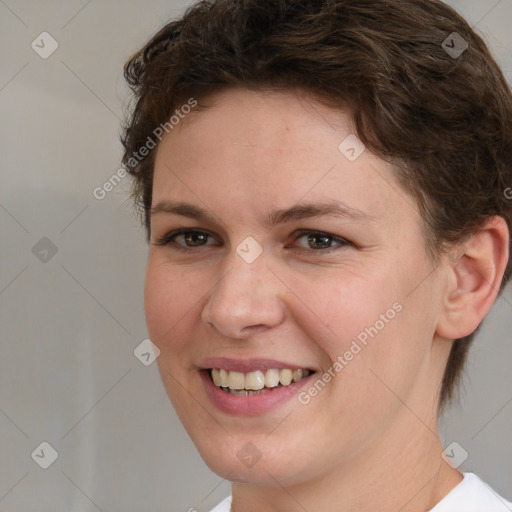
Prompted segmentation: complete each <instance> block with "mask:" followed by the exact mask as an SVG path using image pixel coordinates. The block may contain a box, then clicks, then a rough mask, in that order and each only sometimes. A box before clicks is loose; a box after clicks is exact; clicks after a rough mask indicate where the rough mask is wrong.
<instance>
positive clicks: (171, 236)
mask: <svg viewBox="0 0 512 512" xmlns="http://www.w3.org/2000/svg"><path fill="white" fill-rule="evenodd" d="M185 234H196V235H206V236H208V237H210V238H214V237H213V235H211V234H210V233H208V232H207V231H202V230H200V229H190V228H183V229H178V230H176V231H171V232H170V233H167V234H166V235H164V236H163V237H161V238H159V239H158V240H157V241H156V242H155V245H157V246H171V245H172V246H173V250H176V251H181V252H189V253H190V252H194V251H195V250H196V249H198V248H203V247H209V246H205V245H198V246H196V247H190V246H183V245H177V244H176V243H175V239H176V237H178V236H180V235H185ZM308 235H312V236H315V237H326V238H329V239H330V242H331V243H337V244H338V245H336V246H334V247H327V248H321V249H313V248H311V247H310V248H305V247H297V248H296V249H298V250H302V251H308V252H317V253H324V254H325V253H330V252H332V251H334V250H338V249H341V248H343V247H346V246H351V245H353V244H352V242H350V241H348V240H346V239H344V238H340V237H338V236H335V235H332V234H331V233H326V232H325V231H317V230H311V229H299V230H297V231H296V232H295V233H294V239H293V242H292V243H294V242H296V241H297V240H299V239H301V238H302V237H304V236H308ZM286 248H289V244H287V245H286Z"/></svg>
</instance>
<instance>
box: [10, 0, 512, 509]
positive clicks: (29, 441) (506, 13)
mask: <svg viewBox="0 0 512 512" xmlns="http://www.w3.org/2000/svg"><path fill="white" fill-rule="evenodd" d="M449 3H450V4H452V5H453V6H455V7H456V8H457V9H458V10H459V11H460V12H461V13H462V14H463V15H465V16H466V17H467V18H468V20H469V21H470V23H471V24H473V25H475V26H476V27H477V30H478V31H479V32H480V33H481V34H483V35H484V37H485V39H486V40H487V41H488V42H489V44H490V45H491V46H492V49H493V51H494V54H495V56H496V58H497V59H498V61H499V62H500V63H501V65H502V66H503V68H504V70H505V73H506V74H507V77H508V79H509V80H512V50H511V48H512V31H510V24H511V21H512V0H501V1H497V0H471V1H468V0H458V1H455V0H453V1H451V2H449ZM186 5H187V2H178V1H177V0H174V1H172V0H150V1H145V2H142V1H135V0H126V1H121V0H103V1H100V0H92V1H89V2H87V0H66V1H64V0H61V1H57V0H54V1H52V0H44V1H39V2H35V1H25V0H5V1H2V0H0V40H1V42H0V45H1V46H0V47H1V52H2V61H1V69H0V119H1V133H0V141H1V142H0V144H1V146H0V147H1V173H2V187H1V189H0V230H1V242H0V251H1V253H0V257H1V270H0V308H1V314H0V336H1V338H0V339H1V356H0V379H1V381H0V443H1V444H0V449H1V452H0V460H1V462H0V510H2V511H3V512H14V511H23V512H26V511H28V510H37V511H41V512H44V511H52V512H55V511H57V510H59V511H60V510H62V511H64V510H65V511H83V512H89V511H91V512H92V511H98V510H100V511H104V512H106V511H114V512H117V511H123V512H124V511H141V510H144V511H149V510H151V511H155V512H156V511H164V510H165V511H187V510H189V509H190V508H191V507H195V509H196V510H198V511H200V512H201V511H205V510H209V508H210V507H211V506H213V505H214V504H216V503H217V502H218V501H220V499H221V498H223V497H224V496H226V495H227V494H229V483H228V482H226V481H223V480H222V479H221V478H219V477H218V476H216V475H214V474H213V473H211V472H210V471H209V470H208V469H207V468H206V466H205V465H204V463H203V462H202V460H201V459H200V457H199V455H198V454H197V453H196V451H195V448H194V447H193V445H192V443H191V441H190V440H189V439H188V437H187V435H186V434H185V432H184V430H183V428H182V427H181V425H180V423H179V421H178V420H177V418H176V416H175V414H174V412H173V411H172V409H171V406H170V404H169V402H168V399H167V396H166V395H165V392H164V390H163V387H162V385H161V383H160V378H159V375H158V372H157V368H156V365H155V364H153V365H151V366H147V367H146V366H144V365H143V364H142V363H141V362H140V361H139V360H138V359H137V358H136V357H135V356H134V354H133V351H134V349H135V348H136V347H137V346H138V345H139V343H141V341H142V340H144V339H145V338H146V337H147V334H146V330H145V324H144V315H143V293H142V292H143V277H144V264H145V257H146V245H145V242H144V233H143V231H142V229H141V228H140V227H139V225H138V220H137V218H136V217H135V215H134V214H133V210H132V207H131V203H130V201H128V200H127V197H128V195H127V192H128V190H129V182H128V180H127V179H125V180H123V181H122V182H121V183H120V184H119V185H118V186H117V187H116V188H115V189H114V190H112V191H110V192H109V193H108V194H107V195H106V197H105V198H104V199H103V200H98V199H95V197H94V196H93V190H94V189H95V188H96V187H101V186H102V185H103V183H104V182H105V181H106V180H108V179H109V177H111V176H112V175H113V174H114V173H116V171H117V170H118V169H119V161H120V156H121V146H120V144H119V142H118V137H119V133H120V119H122V118H123V116H124V113H125V110H126V105H127V103H126V102H127V88H126V86H125V85H124V83H123V79H122V64H123V63H124V61H125V60H126V59H127V58H128V57H129V55H130V54H131V53H132V52H134V51H135V50H136V49H137V48H138V47H139V45H141V44H142V43H143V42H144V41H145V40H146V39H147V38H148V37H149V36H150V35H152V34H153V33H154V32H155V31H156V30H157V29H158V28H160V27H161V26H162V24H164V22H165V21H166V20H168V19H169V18H172V17H175V16H176V15H178V14H179V13H180V12H181V11H182V10H183V8H184V7H185V6H186ZM43 31H47V32H49V33H50V34H51V35H52V37H53V38H55V40H56V41H57V42H58V45H59V46H58V49H57V50H56V51H55V53H53V54H52V55H51V56H50V57H49V58H47V59H43V58H41V57H40V56H39V55H38V54H37V53H36V52H35V51H34V50H33V49H32V48H31V43H32V41H33V40H35V39H36V38H37V36H38V35H39V34H40V33H41V32H43ZM37 41H40V39H36V42H37ZM45 48H46V49H48V48H49V46H48V41H47V43H45ZM510 185H511V186H512V184H510ZM42 237H47V239H49V240H50V241H51V243H50V242H48V241H47V240H43V241H41V242H40V239H41V238H42ZM38 242H39V245H36V244H38ZM34 246H35V247H36V248H35V249H34ZM55 248H56V249H57V253H56V254H55V255H52V249H53V251H54V250H55ZM45 250H46V251H48V252H47V253H45V252H44V251H45ZM41 259H43V261H41ZM44 260H47V261H44ZM511 326H512V293H511V290H510V287H509V289H508V290H507V291H506V294H505V296H504V297H503V298H501V299H500V300H499V301H498V302H497V303H496V305H495V307H494V308H493V310H492V311H491V313H490V315H489V321H488V322H487V323H486V324H484V328H483V330H482V332H481V334H480V335H479V337H478V338H477V340H476V343H475V345H474V348H473V351H472V354H471V361H470V366H469V367H468V373H469V378H468V379H467V380H466V386H465V390H466V391H465V394H464V396H463V399H462V401H461V405H460V406H457V407H455V408H453V409H451V410H449V411H448V413H447V415H446V417H445V419H444V420H443V421H442V424H441V427H442V432H443V439H444V440H445V442H446V444H449V443H451V442H452V441H457V442H458V443H459V444H460V445H461V446H463V447H464V448H465V450H467V452H468V454H469V458H468V459H467V460H466V462H465V463H464V464H463V465H462V467H461V469H462V470H465V471H475V472H477V473H478V474H479V475H480V476H481V477H482V478H484V479H485V480H487V481H488V482H489V483H490V484H492V485H493V486H494V487H495V488H496V490H497V491H499V492H500V493H502V494H503V495H505V496H506V497H508V498H509V499H510V498H512V443H511V435H510V425H511V424H512V379H511V376H510V361H511V360H512V344H511V343H510V329H511ZM43 441H45V442H48V443H49V444H50V445H51V446H53V447H54V449H55V450H56V451H57V452H58V455H59V456H58V458H57V460H56V461H55V462H54V463H53V464H52V465H51V466H50V467H49V468H48V469H46V470H45V469H42V468H41V467H39V465H38V464H36V462H35V460H34V459H36V460H39V461H40V462H41V461H43V459H44V458H46V459H45V460H48V457H49V452H48V450H46V452H44V449H43V453H44V457H43V456H41V452H40V449H39V451H37V450H36V453H39V454H40V457H39V459H37V456H34V459H33V458H32V457H31V453H32V452H33V451H34V450H35V449H36V448H37V447H38V446H39V445H40V443H41V442H43Z"/></svg>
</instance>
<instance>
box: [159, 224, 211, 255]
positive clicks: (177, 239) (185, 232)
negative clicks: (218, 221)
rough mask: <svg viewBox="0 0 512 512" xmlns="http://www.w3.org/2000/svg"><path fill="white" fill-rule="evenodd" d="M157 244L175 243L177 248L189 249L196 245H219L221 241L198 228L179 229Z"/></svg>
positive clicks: (165, 236)
mask: <svg viewBox="0 0 512 512" xmlns="http://www.w3.org/2000/svg"><path fill="white" fill-rule="evenodd" d="M212 242H213V243H212ZM155 245H174V246H175V248H176V249H183V250H187V249H192V248H194V247H205V246H210V245H219V243H218V242H217V241H216V240H215V239H214V238H213V236H212V235H210V234H209V233H207V232H205V231H200V230H198V229H178V230H176V231H171V232H170V233H168V234H166V235H164V236H163V237H162V238H160V239H158V240H157V241H156V242H155Z"/></svg>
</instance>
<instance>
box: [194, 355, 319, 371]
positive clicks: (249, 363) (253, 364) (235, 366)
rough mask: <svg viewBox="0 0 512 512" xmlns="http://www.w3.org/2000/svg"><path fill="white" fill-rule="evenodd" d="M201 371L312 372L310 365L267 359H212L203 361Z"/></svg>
mask: <svg viewBox="0 0 512 512" xmlns="http://www.w3.org/2000/svg"><path fill="white" fill-rule="evenodd" d="M198 366H199V368H200V369H201V370H209V369H211V368H218V369H223V370H228V371H234V372H241V373H249V372H253V371H256V370H270V369H276V370H283V369H286V368H289V369H290V370H300V369H303V370H311V371H315V370H313V369H312V368H310V367H309V366H308V365H300V364H296V363H287V362H284V361H278V360H276V359H265V358H251V359H233V358H230V357H212V358H209V359H206V360H204V361H202V363H201V364H199V365H198Z"/></svg>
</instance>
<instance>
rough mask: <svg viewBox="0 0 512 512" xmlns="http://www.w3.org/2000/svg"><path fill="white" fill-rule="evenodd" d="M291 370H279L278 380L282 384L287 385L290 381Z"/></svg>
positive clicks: (291, 376)
mask: <svg viewBox="0 0 512 512" xmlns="http://www.w3.org/2000/svg"><path fill="white" fill-rule="evenodd" d="M292 378H293V372H292V370H288V369H286V370H281V371H280V372H279V382H280V383H281V385H282V386H289V385H290V384H291V383H292Z"/></svg>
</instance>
